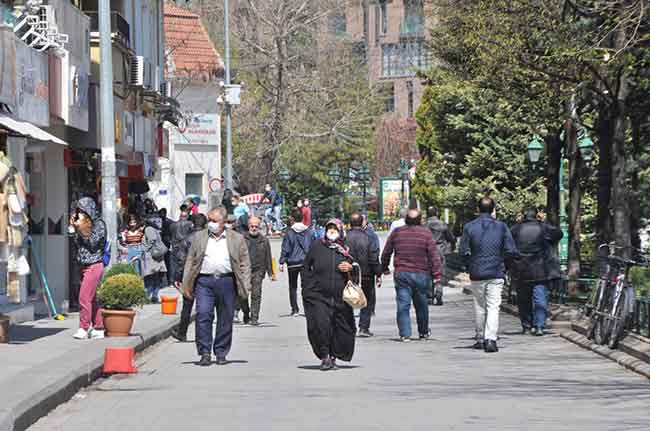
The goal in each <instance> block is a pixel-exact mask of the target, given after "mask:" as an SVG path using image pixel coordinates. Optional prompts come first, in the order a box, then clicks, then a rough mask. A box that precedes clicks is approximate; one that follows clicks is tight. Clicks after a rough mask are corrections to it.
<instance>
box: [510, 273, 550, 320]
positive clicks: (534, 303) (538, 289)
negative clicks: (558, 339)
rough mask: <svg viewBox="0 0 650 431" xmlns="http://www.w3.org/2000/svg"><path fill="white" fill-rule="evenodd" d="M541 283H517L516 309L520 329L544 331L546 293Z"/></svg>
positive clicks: (546, 310) (546, 314) (546, 308)
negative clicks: (540, 329)
mask: <svg viewBox="0 0 650 431" xmlns="http://www.w3.org/2000/svg"><path fill="white" fill-rule="evenodd" d="M545 283H547V282H543V281H536V282H526V281H518V282H517V307H518V311H519V320H520V321H521V327H522V328H524V329H530V328H532V327H536V328H542V329H544V326H545V323H546V318H547V317H548V292H547V288H546V285H545Z"/></svg>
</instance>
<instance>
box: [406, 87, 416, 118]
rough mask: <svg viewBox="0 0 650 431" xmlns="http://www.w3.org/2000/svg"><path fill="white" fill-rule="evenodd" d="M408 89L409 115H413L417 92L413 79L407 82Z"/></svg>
mask: <svg viewBox="0 0 650 431" xmlns="http://www.w3.org/2000/svg"><path fill="white" fill-rule="evenodd" d="M406 91H407V93H408V99H409V100H408V104H409V106H408V116H409V117H412V116H413V111H414V105H415V94H414V93H413V81H409V82H407V83H406Z"/></svg>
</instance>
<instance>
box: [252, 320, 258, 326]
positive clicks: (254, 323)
mask: <svg viewBox="0 0 650 431" xmlns="http://www.w3.org/2000/svg"><path fill="white" fill-rule="evenodd" d="M251 326H260V322H259V321H258V320H257V319H251Z"/></svg>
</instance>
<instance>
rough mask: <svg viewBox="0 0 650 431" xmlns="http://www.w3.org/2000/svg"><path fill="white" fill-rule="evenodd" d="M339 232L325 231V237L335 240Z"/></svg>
mask: <svg viewBox="0 0 650 431" xmlns="http://www.w3.org/2000/svg"><path fill="white" fill-rule="evenodd" d="M339 236H340V235H339V233H338V232H327V239H329V240H330V241H336V240H337V239H339Z"/></svg>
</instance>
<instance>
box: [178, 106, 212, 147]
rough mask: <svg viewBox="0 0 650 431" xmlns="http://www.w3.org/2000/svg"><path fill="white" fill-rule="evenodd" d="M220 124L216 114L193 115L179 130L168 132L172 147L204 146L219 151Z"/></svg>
mask: <svg viewBox="0 0 650 431" xmlns="http://www.w3.org/2000/svg"><path fill="white" fill-rule="evenodd" d="M220 136H221V124H220V121H219V115H218V114H195V115H193V116H192V117H191V118H189V119H187V122H186V123H184V124H183V126H182V127H181V128H176V127H172V128H170V130H169V140H170V142H173V144H174V145H206V146H212V147H214V149H215V151H216V150H219V145H220V142H221V139H220Z"/></svg>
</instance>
